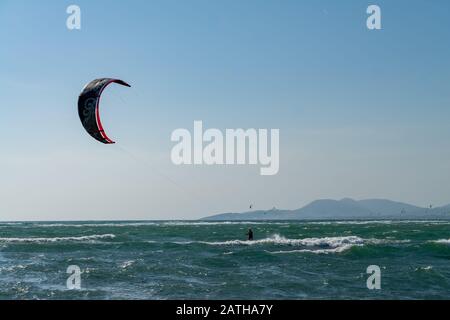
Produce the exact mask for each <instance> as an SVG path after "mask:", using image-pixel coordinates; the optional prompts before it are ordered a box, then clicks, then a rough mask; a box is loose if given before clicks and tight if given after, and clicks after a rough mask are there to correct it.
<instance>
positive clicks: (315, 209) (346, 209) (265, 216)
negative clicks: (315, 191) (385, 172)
mask: <svg viewBox="0 0 450 320" xmlns="http://www.w3.org/2000/svg"><path fill="white" fill-rule="evenodd" d="M343 219H358V220H370V219H450V205H447V206H443V207H436V208H432V209H431V208H422V207H417V206H414V205H411V204H407V203H402V202H395V201H391V200H385V199H367V200H359V201H357V200H353V199H350V198H345V199H342V200H331V199H323V200H316V201H313V202H311V203H310V204H308V205H306V206H304V207H303V208H300V209H297V210H279V209H276V208H273V209H270V210H258V211H250V212H243V213H222V214H217V215H213V216H209V217H205V218H203V219H201V220H208V221H233V220H248V221H252V220H343Z"/></svg>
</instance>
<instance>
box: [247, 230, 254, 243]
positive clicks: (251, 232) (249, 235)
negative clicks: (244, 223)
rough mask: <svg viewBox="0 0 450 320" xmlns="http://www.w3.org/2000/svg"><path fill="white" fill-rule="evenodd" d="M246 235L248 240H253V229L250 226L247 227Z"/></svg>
mask: <svg viewBox="0 0 450 320" xmlns="http://www.w3.org/2000/svg"><path fill="white" fill-rule="evenodd" d="M247 236H248V241H253V230H252V228H248V231H247Z"/></svg>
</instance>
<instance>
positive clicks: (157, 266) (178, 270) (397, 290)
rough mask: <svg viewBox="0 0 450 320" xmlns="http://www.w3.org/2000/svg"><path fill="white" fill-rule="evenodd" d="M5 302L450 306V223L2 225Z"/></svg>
mask: <svg viewBox="0 0 450 320" xmlns="http://www.w3.org/2000/svg"><path fill="white" fill-rule="evenodd" d="M248 228H252V230H253V232H254V241H247V240H246V232H247V230H248ZM369 266H376V268H379V272H376V274H373V273H372V272H373V270H374V269H370V268H369ZM368 268H369V273H368ZM74 270H75V271H74ZM375 276H376V277H377V278H374V277H375ZM369 278H370V279H369ZM374 279H375V280H374ZM368 280H369V281H368ZM374 281H377V283H378V284H379V289H377V288H374V287H373V286H370V285H369V286H368V282H370V283H371V284H373V283H375V282H374ZM0 299H2V300H10V299H45V300H48V299H50V300H61V299H64V300H66V299H69V300H79V299H81V300H105V299H108V300H111V299H127V300H128V299H133V300H134V299H139V300H141V299H144V300H167V299H183V300H184V299H219V300H229V299H238V300H254V299H276V300H285V299H288V300H297V299H300V300H301V299H314V300H316V299H318V300H322V299H327V300H328V299H332V300H336V299H337V300H341V299H364V300H372V299H377V300H380V299H389V300H391V299H395V300H397V299H445V300H448V299H450V221H308V222H305V221H270V222H263V221H260V222H254V221H252V222H248V221H239V222H203V221H126V222H124V221H120V222H115V221H108V222H8V223H0Z"/></svg>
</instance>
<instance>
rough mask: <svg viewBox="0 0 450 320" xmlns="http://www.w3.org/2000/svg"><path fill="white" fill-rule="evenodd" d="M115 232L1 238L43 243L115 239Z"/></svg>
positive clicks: (10, 241) (17, 241) (5, 240)
mask: <svg viewBox="0 0 450 320" xmlns="http://www.w3.org/2000/svg"><path fill="white" fill-rule="evenodd" d="M115 237H116V236H115V235H113V234H94V235H90V236H80V237H53V238H0V243H1V242H6V243H15V242H16V243H42V242H63V241H90V240H98V239H114V238H115Z"/></svg>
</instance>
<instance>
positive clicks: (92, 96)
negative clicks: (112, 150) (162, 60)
mask: <svg viewBox="0 0 450 320" xmlns="http://www.w3.org/2000/svg"><path fill="white" fill-rule="evenodd" d="M111 83H117V84H120V85H122V86H126V87H131V86H130V85H129V84H128V83H126V82H124V81H122V80H118V79H110V78H102V79H96V80H93V81H91V82H90V83H88V84H87V85H86V86H85V87H84V89H83V92H81V94H80V96H79V98H78V115H79V116H80V120H81V123H82V124H83V127H84V129H86V131H87V132H88V133H89V134H90V135H91V137H93V138H94V139H96V140H98V141H100V142H102V143H105V144H113V143H115V142H114V141H112V140H111V139H110V138H108V136H107V135H106V133H105V130H103V126H102V123H101V121H100V113H99V107H100V97H101V95H102V92H103V90H105V88H106V87H107V86H108V85H109V84H111Z"/></svg>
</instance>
